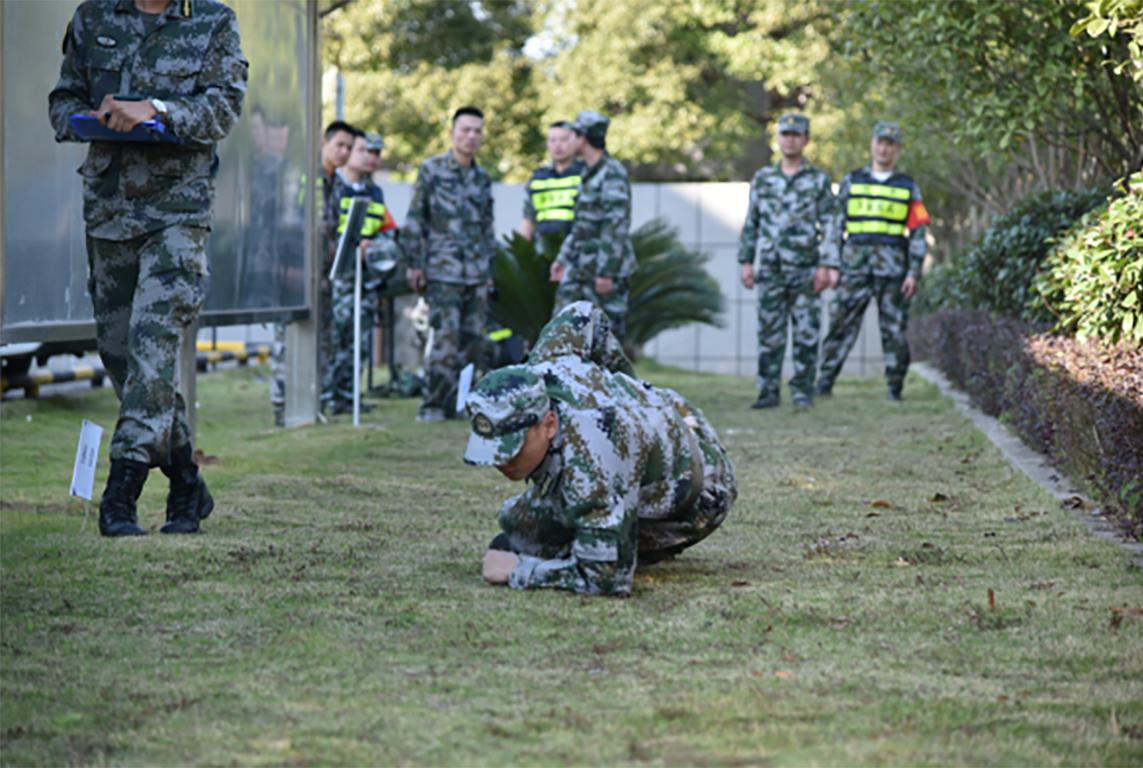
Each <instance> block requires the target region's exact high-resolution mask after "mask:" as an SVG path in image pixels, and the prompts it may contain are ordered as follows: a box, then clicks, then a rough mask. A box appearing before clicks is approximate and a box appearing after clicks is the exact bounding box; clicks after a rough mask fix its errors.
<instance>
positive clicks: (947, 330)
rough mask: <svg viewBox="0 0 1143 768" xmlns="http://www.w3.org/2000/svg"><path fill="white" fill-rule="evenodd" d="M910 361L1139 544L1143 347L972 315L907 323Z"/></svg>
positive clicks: (1142, 524) (949, 313) (947, 313)
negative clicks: (936, 372) (924, 364)
mask: <svg viewBox="0 0 1143 768" xmlns="http://www.w3.org/2000/svg"><path fill="white" fill-rule="evenodd" d="M909 340H910V344H911V346H912V347H913V352H914V355H915V356H916V358H917V359H920V360H927V361H929V362H931V363H932V364H934V365H935V366H937V367H938V368H940V369H941V370H942V371H943V372H944V374H945V375H946V376H948V378H949V380H950V381H952V382H953V383H954V384H955V385H956V386H957V387H959V388H960V389H962V390H964V391H966V392H967V393H968V394H969V396H970V397H971V398H972V401H973V403H975V404H976V406H977V407H978V408H980V409H981V410H983V411H984V412H985V413H988V414H990V415H992V416H996V417H997V418H1000V419H1002V420H1003V421H1004V422H1005V423H1007V424H1008V425H1009V426H1010V427H1012V428H1013V429H1015V430H1016V432H1018V433H1019V434H1020V436H1021V437H1022V438H1023V439H1024V441H1025V442H1027V443H1028V444H1029V445H1031V446H1032V447H1034V448H1036V449H1037V450H1039V451H1041V452H1042V453H1045V454H1047V455H1048V456H1049V457H1050V458H1051V460H1052V462H1053V463H1054V464H1055V465H1056V466H1058V467H1060V469H1061V470H1063V471H1064V472H1065V473H1066V474H1067V475H1068V477H1069V478H1071V479H1072V480H1074V481H1076V482H1078V483H1080V484H1081V485H1082V486H1083V488H1084V490H1085V491H1086V493H1087V494H1088V495H1090V496H1092V497H1093V498H1095V499H1097V500H1098V502H1099V504H1100V506H1101V507H1102V508H1103V509H1104V510H1105V511H1106V512H1108V513H1110V514H1112V515H1115V516H1117V517H1118V519H1119V520H1120V521H1122V525H1123V530H1124V533H1125V534H1127V535H1130V536H1133V537H1135V538H1139V539H1143V437H1141V436H1143V349H1140V348H1139V347H1137V346H1131V345H1128V344H1124V343H1120V344H1117V345H1109V344H1103V343H1100V342H1097V341H1094V340H1092V341H1087V342H1081V341H1078V340H1076V339H1070V338H1067V337H1064V336H1055V335H1051V334H1043V333H1037V332H1036V328H1035V327H1034V326H1032V325H1030V324H1028V323H1026V322H1024V321H1022V320H1016V319H1012V318H1005V317H999V316H996V315H994V314H990V313H988V312H984V311H980V310H940V311H938V312H935V313H933V314H931V315H927V316H925V317H920V318H917V319H916V320H915V321H914V322H913V323H910V328H909Z"/></svg>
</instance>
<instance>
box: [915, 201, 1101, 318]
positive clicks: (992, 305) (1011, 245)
mask: <svg viewBox="0 0 1143 768" xmlns="http://www.w3.org/2000/svg"><path fill="white" fill-rule="evenodd" d="M1106 202H1107V190H1106V189H1105V188H1092V189H1085V190H1080V191H1078V192H1076V191H1058V192H1044V193H1041V194H1038V195H1033V196H1031V197H1028V198H1025V199H1024V200H1022V201H1020V203H1019V204H1017V206H1016V207H1015V208H1013V209H1012V210H1011V211H1010V212H1009V213H1006V214H1004V215H1003V216H998V217H997V218H996V219H995V220H993V222H992V225H991V226H990V227H989V228H988V230H987V231H986V232H985V233H984V236H983V237H982V238H981V239H980V241H979V242H978V243H977V244H976V245H974V246H972V247H971V248H969V249H968V250H966V251H964V252H962V253H960V254H959V255H957V256H956V257H954V258H953V259H952V260H951V262H949V263H948V264H943V265H940V266H938V267H937V268H936V269H933V270H932V271H931V272H930V273H929V274H928V275H926V276H925V279H924V281H923V282H922V283H921V291H920V293H919V295H918V297H917V303H916V305H915V313H916V314H918V315H920V314H926V313H928V312H933V311H936V310H937V309H942V308H949V309H952V308H959V309H987V310H991V311H993V312H998V313H1000V314H1002V315H1007V316H1009V317H1022V316H1025V306H1026V305H1027V304H1028V298H1029V296H1030V294H1031V290H1032V281H1033V279H1034V278H1035V277H1036V274H1037V273H1038V272H1039V270H1040V268H1041V266H1042V264H1043V262H1044V260H1045V259H1046V258H1047V256H1048V254H1049V253H1050V251H1051V248H1052V241H1053V239H1054V238H1055V237H1056V235H1058V234H1059V233H1060V232H1062V231H1064V230H1066V229H1067V228H1068V227H1070V226H1071V225H1072V223H1073V222H1075V221H1076V220H1077V219H1079V218H1080V217H1081V216H1083V215H1084V214H1085V213H1087V212H1088V211H1090V210H1092V209H1094V208H1096V207H1098V206H1100V205H1103V204H1105V203H1106Z"/></svg>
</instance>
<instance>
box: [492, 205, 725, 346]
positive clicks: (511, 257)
mask: <svg viewBox="0 0 1143 768" xmlns="http://www.w3.org/2000/svg"><path fill="white" fill-rule="evenodd" d="M631 244H632V246H633V247H634V249H635V260H636V262H637V265H638V266H637V268H636V270H635V273H634V274H633V275H632V276H631V286H630V291H631V292H630V298H629V300H628V305H627V337H626V339H625V340H624V341H625V344H626V346H627V347H628V351H629V352H635V351H637V350H638V349H639V348H640V347H641V346H643V345H644V344H646V343H647V342H648V341H650V340H651V339H653V338H654V337H655V336H657V335H658V334H660V333H662V332H663V331H666V330H670V329H671V328H678V327H680V326H684V325H690V324H691V323H703V324H705V325H714V326H721V325H722V323H721V321H720V320H719V315H720V314H721V313H722V309H723V298H722V291H721V290H720V288H719V285H718V283H717V282H716V281H715V279H714V278H713V277H711V276H710V274H709V273H708V272H707V271H706V268H705V264H706V261H707V259H708V258H709V257H708V256H707V255H706V254H704V253H702V252H700V251H694V250H690V249H688V248H686V247H685V246H684V245H683V244H682V243H681V242H679V236H678V231H677V230H676V229H675V228H674V227H671V226H670V225H669V224H667V223H666V222H665V221H663V220H662V219H653V220H651V221H649V222H647V223H646V224H644V225H643V226H641V227H639V229H637V230H635V231H634V232H633V233H632V234H631ZM556 250H558V249H557V248H555V247H552V244H551V243H548V244H546V245H545V248H544V251H545V252H546V253H555V252H556ZM550 264H551V261H550V259H549V258H547V257H545V256H544V255H543V254H541V253H538V252H537V250H536V247H535V246H534V245H533V244H532V243H531V242H530V241H528V240H525V239H524V238H523V237H521V236H520V235H519V234H517V233H513V234H512V236H511V237H510V238H507V239H506V240H505V247H503V248H501V249H500V252H499V253H498V254H497V257H496V259H495V261H494V262H493V265H492V280H493V284H494V285H495V287H496V293H495V298H494V299H493V300H492V302H491V304H490V307H489V309H490V312H491V315H492V319H493V320H494V321H495V322H497V323H500V324H501V325H502V326H503V327H505V328H511V329H512V331H513V333H516V334H518V335H520V336H522V337H523V338H525V339H526V340H527V341H528V344H529V345H531V344H532V343H533V342H535V340H536V338H537V337H538V336H539V334H540V330H541V329H542V328H543V327H544V324H545V323H547V321H548V319H549V318H550V317H551V315H552V306H553V304H554V303H555V293H556V286H555V284H554V283H552V282H551V281H550V280H549V279H548V267H549V265H550Z"/></svg>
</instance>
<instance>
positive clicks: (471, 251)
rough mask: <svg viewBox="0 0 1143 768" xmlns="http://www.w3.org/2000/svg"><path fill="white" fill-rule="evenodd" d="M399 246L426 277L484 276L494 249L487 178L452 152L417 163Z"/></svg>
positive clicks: (460, 279)
mask: <svg viewBox="0 0 1143 768" xmlns="http://www.w3.org/2000/svg"><path fill="white" fill-rule="evenodd" d="M401 247H402V249H403V250H404V252H405V255H406V258H407V259H408V264H409V266H410V267H411V268H413V269H422V270H424V271H425V278H426V279H427V280H430V281H438V282H442V283H454V284H459V285H479V284H481V283H484V282H486V281H487V280H488V279H489V276H490V274H491V268H492V257H493V256H494V255H495V254H496V230H495V227H494V222H493V218H492V179H491V178H489V176H488V173H487V171H485V170H484V169H483V168H481V167H480V166H479V165H477V163H476V161H475V160H474V161H473V162H472V165H470V166H468V167H465V166H463V165H461V164H460V163H458V162H457V161H456V159H455V158H453V156H452V152H446V153H445V154H443V155H437V156H436V157H430V158H429V159H428V160H426V161H425V162H423V163H421V167H420V170H419V171H418V172H417V183H416V186H415V187H414V188H413V199H412V201H411V202H410V203H409V215H408V216H407V217H406V219H405V226H404V229H403V230H402V232H401Z"/></svg>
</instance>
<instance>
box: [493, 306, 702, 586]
mask: <svg viewBox="0 0 1143 768" xmlns="http://www.w3.org/2000/svg"><path fill="white" fill-rule="evenodd" d="M528 367H529V368H530V369H531V370H532V371H533V372H534V373H535V374H536V375H537V376H539V377H541V378H542V379H543V381H544V383H545V386H546V388H547V391H548V396H549V397H550V398H551V400H552V407H553V409H554V410H555V411H556V413H557V414H558V416H559V429H558V432H557V434H556V437H555V439H554V440H553V441H552V445H551V448H550V450H549V452H548V455H547V456H546V457H545V459H544V460H543V462H541V464H540V466H539V467H538V468H537V469H536V471H535V472H533V473H532V475H531V476H530V477H529V478H528V481H529V483H530V485H529V487H528V489H527V490H526V491H525V496H527V497H529V499H528V500H529V501H530V502H534V503H536V505H537V506H540V507H543V508H548V509H554V510H558V514H559V515H560V516H561V517H562V523H564V524H565V525H567V526H569V527H573V528H574V529H575V533H574V538H573V540H572V545H571V548H570V552H569V554H568V556H567V557H566V558H563V559H556V560H544V559H541V558H537V557H530V556H527V555H521V556H520V562H519V564H518V565H517V566H516V568H515V569H514V570H513V571H512V573H511V575H510V577H509V582H508V583H509V585H510V586H512V587H515V588H518V589H525V588H536V587H555V588H561V589H569V590H573V591H575V592H580V593H584V594H611V595H614V594H628V593H630V591H631V583H632V579H633V577H634V573H635V565H636V559H637V551H638V544H637V527H638V521H639V520H649V519H663V518H670V517H672V516H674V515H676V514H677V513H678V511H679V508H680V507H682V506H685V505H687V504H688V503H690V504H693V502H694V499H695V497H696V495H697V493H698V492H699V491H700V490H701V485H702V480H703V471H702V466H703V464H702V462H703V457H702V455H701V450H702V449H701V448H700V447H699V444H698V442H697V441H696V440H695V438H694V436H693V434H692V432H691V428H690V427H688V422H687V419H688V417H689V416H690V415H691V414H692V413H697V409H694V408H692V407H691V406H690V405H689V404H688V403H687V402H686V401H685V400H683V398H682V397H681V396H680V395H678V394H677V393H675V392H673V391H671V390H669V389H659V388H656V387H653V386H651V385H650V384H648V383H646V382H644V381H640V380H638V379H636V378H634V377H633V375H632V371H631V366H630V363H629V362H628V360H627V358H626V357H625V356H624V355H623V352H622V348H621V347H620V346H619V344H618V342H617V341H615V337H614V336H613V335H612V334H611V333H610V332H609V327H608V321H607V317H606V315H604V314H603V313H602V312H600V311H599V310H597V309H596V310H593V309H592V306H591V305H590V304H589V303H587V302H579V303H576V304H573V305H570V306H569V307H568V309H567V310H565V311H564V312H562V313H561V314H560V315H557V316H556V317H555V318H553V319H552V321H551V322H550V323H549V324H548V326H547V327H546V329H545V331H544V332H543V333H542V334H541V336H540V338H539V339H538V340H537V342H536V346H535V347H534V348H533V349H532V352H531V353H530V354H529V356H528ZM510 503H511V502H510Z"/></svg>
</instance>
